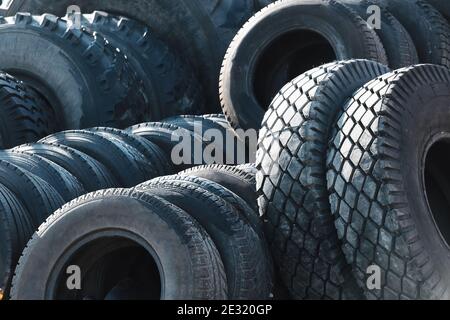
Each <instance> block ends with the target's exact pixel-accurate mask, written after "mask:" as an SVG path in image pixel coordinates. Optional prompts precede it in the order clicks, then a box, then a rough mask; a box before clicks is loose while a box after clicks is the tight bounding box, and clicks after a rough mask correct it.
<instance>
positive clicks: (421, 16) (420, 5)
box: [387, 0, 450, 67]
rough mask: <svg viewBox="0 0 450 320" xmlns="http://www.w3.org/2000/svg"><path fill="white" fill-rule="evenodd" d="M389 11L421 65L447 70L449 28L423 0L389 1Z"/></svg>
mask: <svg viewBox="0 0 450 320" xmlns="http://www.w3.org/2000/svg"><path fill="white" fill-rule="evenodd" d="M387 3H388V10H389V11H390V12H391V13H392V14H393V15H394V16H395V17H396V18H397V19H398V20H399V21H400V22H401V24H402V25H403V26H404V27H405V28H406V30H408V32H409V34H410V35H411V37H412V39H413V41H414V43H415V45H416V48H417V51H418V53H419V59H420V63H433V64H439V65H443V66H446V67H450V25H449V23H448V22H447V21H446V20H445V19H444V17H443V16H442V15H441V14H440V13H439V12H438V11H437V10H436V9H434V8H433V7H432V6H431V5H429V4H428V3H427V2H425V1H423V0H411V1H403V0H389V1H388V2H387Z"/></svg>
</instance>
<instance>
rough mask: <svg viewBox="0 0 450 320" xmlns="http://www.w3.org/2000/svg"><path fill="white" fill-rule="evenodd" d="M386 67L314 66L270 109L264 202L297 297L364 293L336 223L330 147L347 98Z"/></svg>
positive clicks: (281, 264) (278, 257) (262, 145)
mask: <svg viewBox="0 0 450 320" xmlns="http://www.w3.org/2000/svg"><path fill="white" fill-rule="evenodd" d="M388 71H389V69H388V68H387V67H385V66H383V65H381V64H379V63H377V62H373V61H368V60H349V61H342V62H334V63H330V64H326V65H324V66H321V67H318V68H315V69H312V70H310V71H308V72H306V73H304V74H303V75H301V76H299V77H298V78H296V79H294V80H293V81H292V82H290V83H289V84H287V85H286V86H285V87H284V88H283V89H282V91H281V93H280V94H279V95H278V97H277V98H276V99H275V100H274V103H273V104H272V105H271V107H270V108H269V111H268V112H267V114H266V116H265V120H264V126H263V129H261V131H260V140H259V144H258V156H257V167H258V169H259V172H258V174H257V176H256V177H257V179H256V180H257V193H258V194H260V197H259V199H258V203H259V208H260V214H261V215H262V216H264V218H265V219H266V220H267V228H266V231H267V237H268V241H269V244H270V245H271V247H272V253H273V255H274V259H275V262H276V264H277V265H278V268H279V269H280V274H281V276H282V278H283V281H284V284H285V285H286V286H287V288H288V289H289V291H290V293H291V295H292V297H294V298H297V299H305V298H306V299H336V300H340V299H358V298H360V297H362V292H361V291H360V290H359V288H358V286H357V284H356V281H355V279H354V278H353V275H352V273H351V268H350V267H349V266H348V265H347V263H346V260H345V257H344V254H343V252H342V249H341V248H340V246H339V240H338V237H337V234H336V230H335V229H334V220H333V217H332V214H331V209H330V205H329V203H328V194H327V181H326V156H327V153H326V150H327V143H328V140H329V137H330V130H331V129H332V127H333V123H334V119H335V117H336V116H337V114H338V113H339V111H340V109H341V108H342V105H343V104H344V103H345V102H346V101H347V99H349V98H350V97H351V96H352V94H353V92H354V91H355V90H357V89H358V88H359V87H361V86H363V85H364V84H365V83H367V82H368V81H370V80H372V79H374V78H376V77H377V76H380V75H382V74H384V73H386V72H388ZM364 101H365V100H364ZM280 124H282V125H280Z"/></svg>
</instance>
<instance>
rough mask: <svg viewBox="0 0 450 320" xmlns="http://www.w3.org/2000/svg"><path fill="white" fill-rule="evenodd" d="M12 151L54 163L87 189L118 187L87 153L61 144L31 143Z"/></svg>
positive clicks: (106, 170)
mask: <svg viewBox="0 0 450 320" xmlns="http://www.w3.org/2000/svg"><path fill="white" fill-rule="evenodd" d="M14 151H18V152H23V153H26V154H29V155H37V156H40V157H42V158H44V159H47V160H49V161H51V162H52V163H55V164H57V165H59V166H61V167H62V168H64V169H65V170H67V171H68V172H70V173H71V174H72V175H73V176H75V177H76V178H77V179H78V180H79V181H80V182H81V184H82V185H83V188H84V189H85V190H86V191H88V192H91V191H97V190H102V189H108V188H113V187H118V186H119V182H117V181H116V180H115V179H114V177H113V176H112V174H111V173H110V172H109V170H108V169H106V167H105V166H104V165H103V164H101V163H100V162H98V161H97V160H95V159H94V158H92V157H90V156H88V155H87V154H85V153H83V152H81V151H78V150H75V149H73V148H69V147H67V146H63V145H57V144H46V143H33V144H26V145H21V146H18V147H17V148H15V149H14Z"/></svg>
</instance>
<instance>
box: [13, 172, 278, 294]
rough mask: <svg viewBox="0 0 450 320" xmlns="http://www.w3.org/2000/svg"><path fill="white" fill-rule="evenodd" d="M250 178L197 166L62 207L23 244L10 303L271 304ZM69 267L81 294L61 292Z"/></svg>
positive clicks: (268, 268)
mask: <svg viewBox="0 0 450 320" xmlns="http://www.w3.org/2000/svg"><path fill="white" fill-rule="evenodd" d="M255 173H256V169H255V168H254V167H253V166H251V165H245V166H240V167H229V166H217V165H216V166H202V167H197V168H193V169H190V170H188V171H184V172H181V173H179V174H178V175H174V176H167V177H163V178H158V179H154V180H151V181H148V182H146V183H144V184H141V185H138V186H137V187H135V188H132V189H110V190H105V191H100V192H96V193H91V194H88V195H86V196H83V197H81V198H79V199H77V200H75V201H73V202H71V203H69V204H67V205H65V206H64V207H63V208H62V209H60V210H58V211H57V212H55V213H54V214H53V215H52V216H51V217H50V218H49V219H48V220H47V221H46V222H45V223H44V224H43V225H41V227H40V228H39V230H38V231H37V233H36V234H35V235H34V237H33V239H32V240H31V241H30V242H29V243H28V245H27V248H26V249H25V251H24V253H23V255H22V257H21V258H20V261H19V264H18V266H17V269H16V272H15V277H14V280H13V284H12V290H11V295H12V298H13V299H39V300H41V299H65V300H67V299H74V300H103V299H106V300H113V299H175V300H178V299H195V300H206V299H208V300H210V299H222V300H224V299H269V298H270V297H271V294H272V272H273V269H272V266H271V258H270V255H269V251H268V248H267V246H266V242H265V238H264V234H263V230H262V226H261V220H260V219H259V216H258V211H257V205H256V197H255V192H254V189H255ZM48 248H52V249H51V250H48ZM42 261H45V263H42ZM69 266H77V267H79V268H80V270H82V275H83V280H82V285H81V290H69V289H68V287H67V286H66V282H67V279H68V277H69V276H70V275H68V274H67V273H66V270H67V268H68V267H69Z"/></svg>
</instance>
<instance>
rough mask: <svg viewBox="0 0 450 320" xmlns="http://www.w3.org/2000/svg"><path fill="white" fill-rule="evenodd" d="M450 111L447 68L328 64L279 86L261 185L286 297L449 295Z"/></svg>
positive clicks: (261, 157)
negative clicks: (449, 168)
mask: <svg viewBox="0 0 450 320" xmlns="http://www.w3.org/2000/svg"><path fill="white" fill-rule="evenodd" d="M449 106H450V70H449V69H448V68H446V67H443V66H437V65H431V64H423V65H416V66H410V67H406V68H401V69H397V70H396V71H393V72H389V70H388V69H387V67H385V66H383V65H381V64H379V63H377V62H374V61H368V60H349V61H342V62H334V63H330V64H326V65H324V66H321V67H318V68H315V69H312V70H310V71H308V72H306V73H304V74H302V75H301V76H299V77H297V78H296V79H295V80H293V81H292V82H290V83H289V84H288V85H286V86H285V87H284V88H283V89H282V90H281V92H280V94H279V95H278V96H277V97H276V98H275V100H274V101H273V103H272V105H271V106H270V108H269V111H268V112H267V114H266V115H265V118H264V122H263V128H262V129H261V131H260V138H259V146H258V155H257V166H258V170H259V171H258V174H257V189H258V192H259V195H260V196H259V198H258V203H259V208H260V214H261V215H262V216H263V217H264V219H265V220H266V234H267V237H268V242H269V243H270V246H271V251H272V253H273V256H274V260H275V262H276V264H277V267H278V270H279V273H280V275H281V277H282V281H283V283H284V284H285V285H286V287H287V288H288V290H289V292H290V294H291V296H292V297H293V298H298V299H364V298H367V299H388V300H391V299H449V298H450V295H449V292H450V278H449V276H448V265H449V263H450V260H449V256H450V255H449V252H450V251H449V248H450V236H449V235H450V233H449V230H450V220H449V219H448V212H449V210H450V202H449V194H448V192H449V188H448V186H449V179H448V177H449V174H450V172H449V171H448V169H447V166H446V163H447V161H449V159H448V157H449V155H450V147H449V146H450V143H449V137H450V120H448V119H450V108H449ZM281 124H282V126H281ZM372 275H374V276H375V277H374V278H371V276H372ZM376 277H378V280H376V279H377V278H376ZM371 281H374V282H371Z"/></svg>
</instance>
